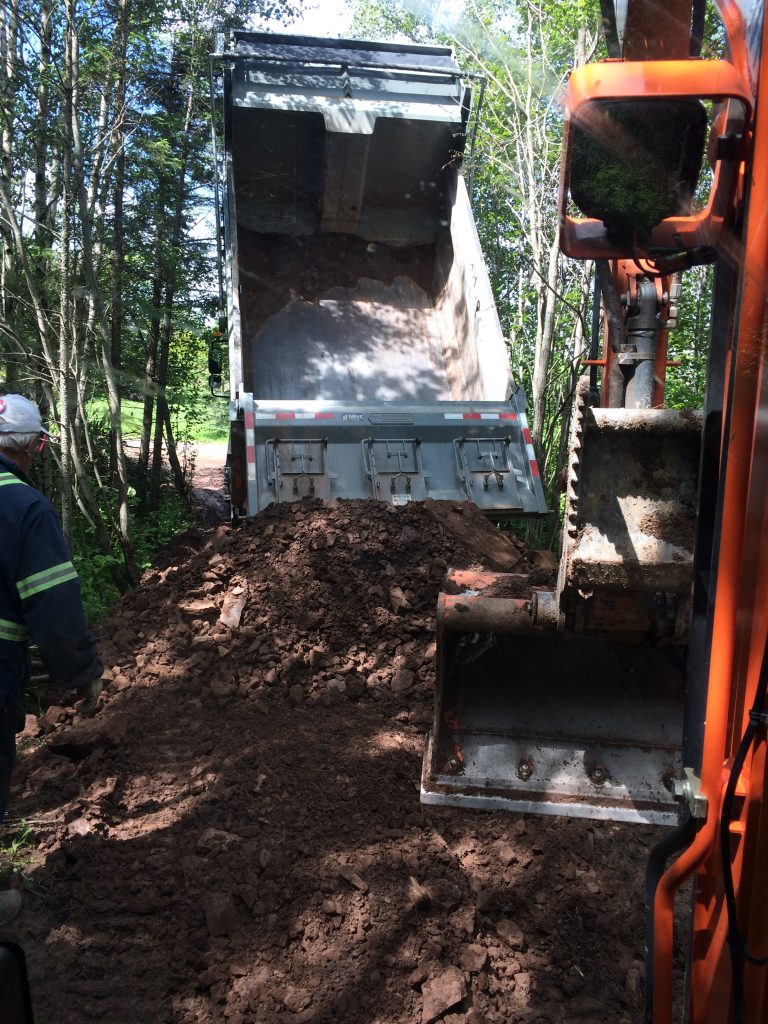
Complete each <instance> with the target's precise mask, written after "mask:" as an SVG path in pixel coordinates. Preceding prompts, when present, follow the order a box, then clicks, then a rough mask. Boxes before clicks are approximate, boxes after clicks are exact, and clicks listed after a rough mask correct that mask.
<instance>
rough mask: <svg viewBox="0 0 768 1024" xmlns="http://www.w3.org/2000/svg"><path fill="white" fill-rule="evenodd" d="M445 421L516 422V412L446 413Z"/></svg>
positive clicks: (444, 414) (444, 415)
mask: <svg viewBox="0 0 768 1024" xmlns="http://www.w3.org/2000/svg"><path fill="white" fill-rule="evenodd" d="M443 419H444V420H512V421H514V420H516V419H517V413H516V412H444V413H443Z"/></svg>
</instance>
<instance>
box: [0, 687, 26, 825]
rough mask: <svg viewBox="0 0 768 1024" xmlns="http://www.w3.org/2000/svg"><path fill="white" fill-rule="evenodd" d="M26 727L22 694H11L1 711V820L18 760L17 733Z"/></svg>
mask: <svg viewBox="0 0 768 1024" xmlns="http://www.w3.org/2000/svg"><path fill="white" fill-rule="evenodd" d="M23 728H24V704H23V702H22V700H21V696H20V695H17V694H16V693H12V694H9V696H8V700H7V701H6V704H5V707H4V708H3V710H2V711H1V712H0V822H2V821H3V819H4V818H5V809H6V807H7V806H8V794H9V793H10V791H11V776H12V775H13V765H14V762H15V761H16V733H17V732H21V730H22V729H23Z"/></svg>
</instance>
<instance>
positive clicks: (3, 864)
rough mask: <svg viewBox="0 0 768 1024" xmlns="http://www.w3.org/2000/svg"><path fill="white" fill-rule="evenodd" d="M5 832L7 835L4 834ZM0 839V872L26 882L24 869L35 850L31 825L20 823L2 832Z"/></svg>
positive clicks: (24, 822)
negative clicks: (11, 874) (10, 874)
mask: <svg viewBox="0 0 768 1024" xmlns="http://www.w3.org/2000/svg"><path fill="white" fill-rule="evenodd" d="M6 832H7V834H5V833H6ZM3 833H4V834H3V837H2V839H0V870H2V871H3V872H7V873H11V872H12V873H13V874H14V875H16V876H17V877H18V878H21V879H22V880H23V881H26V871H25V869H26V868H27V867H28V866H29V864H30V861H31V859H32V851H33V850H34V848H35V834H34V832H33V831H32V827H31V825H29V824H28V823H27V822H26V821H21V822H19V823H18V824H16V825H12V826H10V827H7V829H4V830H3Z"/></svg>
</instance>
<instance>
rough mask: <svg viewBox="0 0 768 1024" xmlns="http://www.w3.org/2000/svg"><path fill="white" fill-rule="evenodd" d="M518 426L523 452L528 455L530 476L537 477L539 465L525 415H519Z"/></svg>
mask: <svg viewBox="0 0 768 1024" xmlns="http://www.w3.org/2000/svg"><path fill="white" fill-rule="evenodd" d="M520 426H521V427H522V430H523V439H524V440H525V450H526V453H527V455H528V462H529V464H530V467H531V474H532V475H533V476H538V475H539V464H538V463H537V462H536V451H535V449H534V447H533V438H532V437H531V432H530V430H529V429H528V417H527V416H526V415H525V413H520Z"/></svg>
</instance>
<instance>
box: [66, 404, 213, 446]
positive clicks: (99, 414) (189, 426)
mask: <svg viewBox="0 0 768 1024" xmlns="http://www.w3.org/2000/svg"><path fill="white" fill-rule="evenodd" d="M121 410H122V425H123V437H124V438H126V439H135V438H138V437H141V427H142V422H143V418H144V403H143V402H138V401H136V400H135V399H131V398H124V399H123V401H122V403H121ZM86 412H87V414H88V417H89V418H90V417H94V418H97V419H100V420H104V421H107V420H108V419H109V405H108V404H107V400H106V398H94V399H93V400H92V401H90V402H89V403H88V405H87V407H86ZM173 426H174V431H175V433H176V436H177V438H178V439H179V440H182V441H202V442H206V441H226V439H227V435H228V432H229V408H228V406H227V403H226V402H225V401H223V400H222V399H220V398H219V399H216V398H211V399H210V400H205V401H204V402H200V403H197V407H196V408H195V409H194V410H193V411H189V410H185V409H179V410H176V411H174V413H173Z"/></svg>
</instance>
